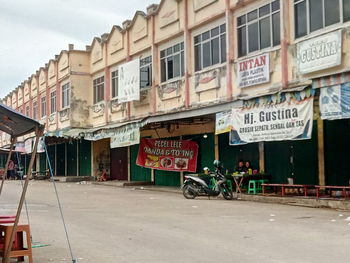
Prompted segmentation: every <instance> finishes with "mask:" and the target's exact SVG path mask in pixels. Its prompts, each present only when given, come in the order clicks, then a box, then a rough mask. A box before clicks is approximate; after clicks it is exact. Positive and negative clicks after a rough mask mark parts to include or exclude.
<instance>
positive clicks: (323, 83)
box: [312, 72, 350, 89]
mask: <svg viewBox="0 0 350 263" xmlns="http://www.w3.org/2000/svg"><path fill="white" fill-rule="evenodd" d="M346 82H350V72H341V73H337V74H333V75H328V76H323V77H320V78H316V79H314V80H313V81H312V88H313V89H318V88H322V87H330V86H335V85H340V84H343V83H346Z"/></svg>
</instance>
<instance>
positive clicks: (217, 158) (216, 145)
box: [214, 135, 220, 160]
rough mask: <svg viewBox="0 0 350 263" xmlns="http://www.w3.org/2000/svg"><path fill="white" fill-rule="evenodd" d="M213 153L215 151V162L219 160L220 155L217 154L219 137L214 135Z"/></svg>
mask: <svg viewBox="0 0 350 263" xmlns="http://www.w3.org/2000/svg"><path fill="white" fill-rule="evenodd" d="M214 151H215V160H219V159H220V154H219V136H218V135H214Z"/></svg>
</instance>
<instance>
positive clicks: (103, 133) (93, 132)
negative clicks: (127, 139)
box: [84, 120, 142, 141]
mask: <svg viewBox="0 0 350 263" xmlns="http://www.w3.org/2000/svg"><path fill="white" fill-rule="evenodd" d="M141 125H142V120H133V121H129V122H119V123H113V124H109V125H105V126H101V127H96V128H92V129H89V130H85V131H84V139H85V140H88V141H98V140H102V139H107V138H111V137H112V136H114V135H115V134H116V133H118V131H120V130H125V129H127V128H137V129H138V128H140V127H142V126H141Z"/></svg>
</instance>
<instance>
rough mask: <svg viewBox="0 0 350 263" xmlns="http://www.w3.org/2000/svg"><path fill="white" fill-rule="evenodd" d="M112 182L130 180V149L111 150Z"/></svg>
mask: <svg viewBox="0 0 350 263" xmlns="http://www.w3.org/2000/svg"><path fill="white" fill-rule="evenodd" d="M111 180H125V181H126V180H128V148H127V147H123V148H114V149H111Z"/></svg>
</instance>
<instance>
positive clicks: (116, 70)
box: [111, 67, 119, 99]
mask: <svg viewBox="0 0 350 263" xmlns="http://www.w3.org/2000/svg"><path fill="white" fill-rule="evenodd" d="M114 73H116V75H115V76H113V74H114ZM118 81H119V69H118V67H116V68H114V69H113V70H111V95H112V96H111V97H112V99H117V98H118ZM113 83H114V84H115V87H113ZM113 92H114V93H115V94H114V96H113Z"/></svg>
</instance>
